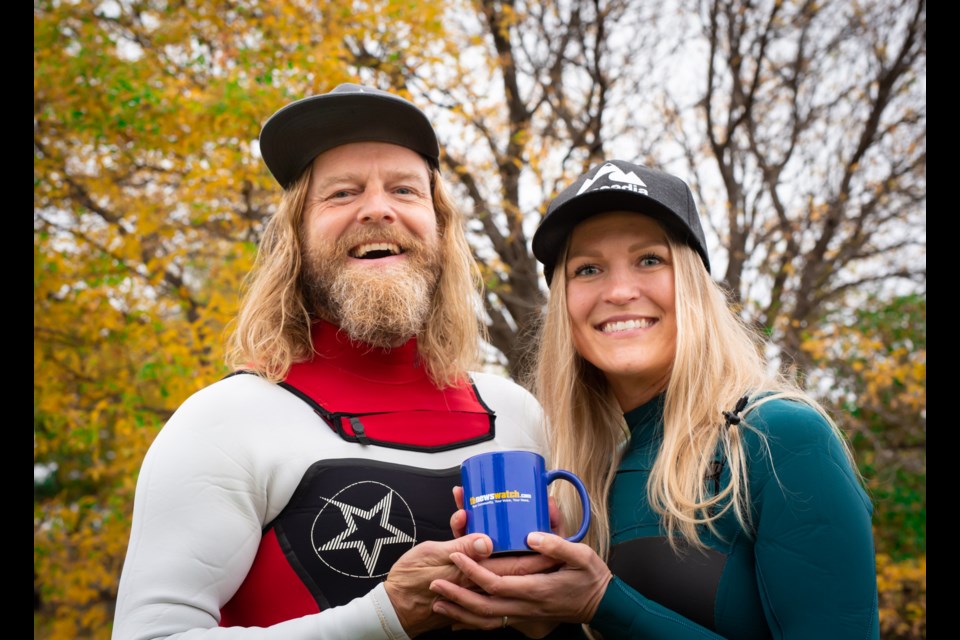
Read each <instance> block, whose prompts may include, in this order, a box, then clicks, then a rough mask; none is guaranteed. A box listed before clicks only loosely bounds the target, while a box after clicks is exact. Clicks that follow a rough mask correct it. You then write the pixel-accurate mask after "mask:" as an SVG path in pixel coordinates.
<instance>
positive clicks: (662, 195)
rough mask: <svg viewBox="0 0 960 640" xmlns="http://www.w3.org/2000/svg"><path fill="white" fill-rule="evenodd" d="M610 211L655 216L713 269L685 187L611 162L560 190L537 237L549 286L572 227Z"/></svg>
mask: <svg viewBox="0 0 960 640" xmlns="http://www.w3.org/2000/svg"><path fill="white" fill-rule="evenodd" d="M609 211H636V212H637V213H643V214H646V215H648V216H650V217H652V218H656V219H657V220H658V221H659V222H661V223H662V224H663V225H664V226H666V227H668V228H670V229H672V230H673V231H674V232H676V233H678V234H679V236H680V237H681V238H683V239H684V240H685V241H686V242H687V244H689V245H690V246H691V247H693V248H694V249H696V251H697V253H698V254H700V258H701V259H702V260H703V265H704V266H705V267H706V268H707V272H709V271H710V257H709V256H708V255H707V242H706V240H705V238H704V235H703V228H702V227H701V226H700V214H699V213H697V206H696V204H695V203H694V201H693V194H692V193H691V192H690V187H689V186H687V183H686V182H684V181H683V180H681V179H680V178H678V177H676V176H673V175H670V174H669V173H664V172H663V171H657V170H655V169H648V168H647V167H643V166H640V165H637V164H633V163H631V162H625V161H623V160H607V161H605V162H603V163H602V164H599V165H597V166H595V167H593V168H591V169H590V170H589V171H587V172H586V173H585V174H583V175H582V176H580V177H579V178H577V179H576V180H575V181H574V182H573V184H571V185H570V186H568V187H567V188H566V189H564V190H563V191H561V192H560V194H559V195H557V197H556V198H554V199H553V200H552V201H551V202H550V205H549V206H548V207H547V214H546V215H545V216H544V217H543V220H541V221H540V226H539V227H537V230H536V232H535V233H534V234H533V255H534V256H536V258H537V260H539V261H540V262H541V263H542V264H543V275H544V277H545V278H546V279H547V284H548V285H549V284H550V281H551V280H552V279H553V271H554V268H555V267H556V263H557V258H558V257H559V256H560V252H561V251H562V250H563V248H564V247H565V246H566V241H567V236H569V235H570V232H571V231H573V228H574V227H575V226H577V224H579V223H580V222H583V221H584V220H586V219H587V218H589V217H590V216H593V215H596V214H598V213H606V212H609Z"/></svg>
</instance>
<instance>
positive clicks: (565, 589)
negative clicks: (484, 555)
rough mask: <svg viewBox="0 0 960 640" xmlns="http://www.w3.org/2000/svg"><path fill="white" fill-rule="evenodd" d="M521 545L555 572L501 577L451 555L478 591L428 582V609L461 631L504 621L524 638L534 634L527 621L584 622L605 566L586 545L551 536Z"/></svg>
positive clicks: (604, 580) (603, 581)
mask: <svg viewBox="0 0 960 640" xmlns="http://www.w3.org/2000/svg"><path fill="white" fill-rule="evenodd" d="M527 544H529V545H530V547H531V548H532V549H533V550H535V551H537V552H538V553H540V554H541V555H542V556H544V557H545V558H551V559H552V560H553V561H559V562H560V563H561V564H560V567H559V568H558V569H557V570H555V571H551V572H549V573H527V574H524V575H504V574H502V573H498V572H496V571H493V570H491V567H488V566H487V564H488V563H489V562H491V560H482V561H481V562H480V563H478V562H476V561H474V560H473V559H471V558H470V557H468V556H467V555H465V554H463V553H460V552H454V553H452V554H450V560H451V561H452V562H453V563H454V564H455V565H456V566H457V567H458V568H459V569H460V571H461V572H462V573H463V576H464V577H465V578H467V579H468V580H469V581H470V582H472V583H473V584H475V585H477V586H478V587H480V589H482V592H477V591H474V590H471V589H467V588H464V587H463V586H461V585H458V584H455V583H454V582H451V581H449V580H445V579H442V578H441V579H437V580H434V581H433V582H432V583H431V584H430V590H431V591H433V592H434V593H436V594H438V595H440V596H441V597H442V599H440V600H437V601H436V602H434V604H433V610H434V611H435V612H437V613H440V614H442V615H444V616H447V617H448V618H451V619H453V620H455V621H457V622H458V623H459V625H458V626H459V627H461V628H475V629H496V628H499V627H501V626H503V624H504V616H507V624H509V625H510V626H516V627H518V628H520V629H521V630H522V631H524V632H525V633H526V632H527V631H526V630H525V628H529V630H530V631H533V632H534V633H539V630H538V629H535V628H534V626H533V625H530V623H533V622H535V623H537V625H535V626H536V627H539V628H542V627H543V626H544V623H551V624H553V625H555V624H557V623H560V622H573V623H589V622H590V621H591V620H592V619H593V616H594V614H595V613H596V611H597V607H598V606H599V604H600V600H601V599H602V598H603V594H604V593H605V592H606V589H607V585H608V584H609V582H610V580H611V579H612V578H613V574H612V573H610V569H608V568H607V565H606V563H605V562H604V561H603V560H602V559H601V558H600V557H599V556H598V555H597V554H596V553H595V552H594V551H593V549H591V548H590V547H588V546H587V545H585V544H580V543H573V542H567V541H566V540H564V539H563V538H561V537H560V536H557V535H551V534H546V533H536V532H535V533H531V534H530V535H529V536H528V537H527ZM493 560H496V559H493ZM528 625H529V626H528ZM551 628H552V627H551ZM547 631H549V629H547ZM533 637H541V636H540V635H533Z"/></svg>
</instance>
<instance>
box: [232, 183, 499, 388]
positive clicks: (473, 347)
mask: <svg viewBox="0 0 960 640" xmlns="http://www.w3.org/2000/svg"><path fill="white" fill-rule="evenodd" d="M311 166H312V165H311ZM430 171H431V175H430V186H431V192H432V196H433V207H434V211H435V213H436V216H437V228H438V233H439V234H440V247H441V248H440V251H441V256H442V261H441V264H442V265H443V268H442V270H441V272H440V278H439V282H438V284H437V290H436V292H435V294H434V296H433V300H432V306H431V310H430V314H429V316H428V319H427V322H426V326H425V327H424V328H423V331H422V333H421V334H419V335H418V336H417V338H418V341H417V348H418V353H419V356H420V359H421V360H422V361H423V363H424V366H425V368H426V370H427V372H428V374H429V375H430V377H431V379H432V380H433V381H434V382H435V383H436V384H437V385H438V386H440V387H445V386H451V385H455V384H458V383H461V382H463V381H464V380H466V379H467V376H468V372H469V371H470V370H471V368H473V367H475V366H476V365H477V364H478V363H479V361H480V360H479V359H480V341H481V339H482V338H483V337H484V326H483V325H482V324H481V322H480V320H479V317H478V315H477V309H478V306H477V297H476V296H477V292H478V291H479V290H480V287H481V280H480V271H479V269H478V268H477V265H476V263H475V262H474V260H473V255H472V253H471V250H470V245H469V244H468V243H467V238H466V235H465V233H464V229H463V218H462V215H461V214H460V212H459V210H458V209H457V207H456V206H455V205H454V203H453V200H452V199H451V198H450V196H449V194H448V193H447V190H446V188H445V187H444V185H443V181H442V179H441V177H440V172H439V171H438V170H436V169H431V170H430ZM310 174H311V168H310V167H308V168H307V169H306V170H305V171H304V172H303V174H301V176H300V177H299V178H298V179H297V180H296V182H294V183H293V184H292V185H290V187H289V188H288V189H286V190H284V192H283V196H282V198H281V200H280V205H279V207H278V208H277V211H276V213H275V214H274V215H273V217H272V218H271V219H270V221H269V222H268V223H267V226H266V228H265V229H264V233H263V238H262V240H261V242H260V248H259V251H258V253H257V258H256V261H255V263H254V267H253V269H252V270H251V272H250V273H249V274H248V276H247V278H246V279H245V281H244V288H243V291H242V297H241V302H240V311H239V313H238V314H237V317H236V319H235V321H234V322H233V323H231V324H232V326H231V327H229V329H230V336H229V338H228V341H227V354H226V363H227V366H229V367H231V368H232V369H245V370H249V371H254V372H255V373H257V374H259V375H261V376H263V377H264V378H267V379H268V380H270V381H272V382H278V381H280V380H283V379H284V378H285V377H286V375H287V372H288V371H289V370H290V366H291V365H292V364H293V363H295V362H300V361H304V360H309V359H310V358H311V357H312V355H313V343H312V342H311V339H310V327H311V325H312V324H313V321H314V319H315V318H314V314H313V313H312V310H311V309H309V308H308V307H307V304H306V301H305V298H304V295H303V285H302V283H301V277H302V275H301V274H302V268H301V266H302V265H301V261H302V257H303V237H302V234H303V231H302V230H303V209H304V202H305V200H306V195H307V191H308V189H309V186H310Z"/></svg>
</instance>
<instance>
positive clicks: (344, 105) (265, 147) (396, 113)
mask: <svg viewBox="0 0 960 640" xmlns="http://www.w3.org/2000/svg"><path fill="white" fill-rule="evenodd" d="M351 142H389V143H391V144H396V145H400V146H401V147H407V148H408V149H412V150H414V151H416V152H417V153H419V154H421V155H422V156H424V157H425V158H427V160H428V161H429V162H430V164H431V166H433V167H434V168H438V167H439V166H440V144H439V143H438V142H437V134H436V132H435V131H434V130H433V126H432V125H431V124H430V121H429V120H428V119H427V116H426V114H424V113H423V111H421V110H420V109H419V108H418V107H417V106H416V105H415V104H413V103H412V102H410V101H408V100H405V99H403V98H401V97H400V96H397V95H394V94H392V93H389V92H387V91H382V90H380V89H374V88H372V87H364V86H361V85H358V84H351V83H344V84H341V85H338V86H337V87H336V88H334V89H333V90H332V91H330V92H329V93H323V94H320V95H316V96H310V97H308V98H303V99H301V100H297V101H296V102H292V103H290V104H288V105H287V106H285V107H283V108H281V109H280V110H279V111H277V112H276V113H274V114H273V115H272V116H270V119H269V120H267V122H266V124H264V125H263V129H262V130H261V131H260V155H261V156H263V161H264V162H265V163H266V165H267V168H268V169H270V173H272V174H273V177H274V178H276V179H277V182H279V183H280V186H282V187H283V188H284V189H286V188H287V187H289V186H290V185H291V184H293V182H294V180H296V179H297V178H298V177H299V176H300V174H301V173H302V172H303V170H304V169H306V167H307V165H309V164H310V163H311V162H313V159H314V158H316V157H317V156H318V155H319V154H321V153H323V152H324V151H327V150H329V149H332V148H334V147H338V146H340V145H342V144H348V143H351Z"/></svg>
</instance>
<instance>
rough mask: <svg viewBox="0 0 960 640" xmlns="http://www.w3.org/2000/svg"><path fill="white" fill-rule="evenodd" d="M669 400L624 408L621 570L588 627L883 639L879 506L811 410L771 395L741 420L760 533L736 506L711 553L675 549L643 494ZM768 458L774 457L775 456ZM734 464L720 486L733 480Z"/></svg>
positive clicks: (615, 493) (624, 632)
mask: <svg viewBox="0 0 960 640" xmlns="http://www.w3.org/2000/svg"><path fill="white" fill-rule="evenodd" d="M662 403H663V397H662V396H660V397H658V398H655V399H654V400H652V401H650V402H648V403H647V404H645V405H643V406H641V407H638V408H636V409H634V410H632V411H630V412H628V413H627V414H625V417H626V420H627V424H628V426H629V427H630V430H631V439H630V443H629V448H628V450H627V451H626V452H625V455H624V457H623V459H622V462H621V464H620V466H619V468H618V469H617V475H616V479H615V480H614V484H613V487H612V490H611V494H610V513H611V516H610V527H611V535H612V540H611V542H612V549H611V557H610V561H609V565H610V568H611V571H612V572H613V574H614V579H613V580H612V581H611V583H610V585H609V586H608V588H607V591H606V592H605V594H604V597H603V599H602V601H601V602H600V605H599V607H598V609H597V612H596V615H595V617H594V619H593V621H592V622H591V626H592V627H593V628H595V629H597V630H598V631H600V632H601V633H602V634H603V635H604V638H605V639H606V640H613V639H615V638H646V639H651V640H656V639H669V640H686V639H694V638H695V639H703V638H737V639H739V640H752V639H754V638H784V639H790V640H833V639H841V638H850V639H856V640H870V639H878V638H879V617H878V612H877V582H876V568H875V558H874V547H873V535H872V530H871V514H872V506H871V504H870V501H869V499H868V497H867V495H866V494H865V493H864V491H863V489H862V488H861V486H860V483H859V482H858V481H857V478H856V476H855V475H854V473H853V471H852V469H851V467H850V464H849V463H848V461H847V458H846V456H845V454H844V451H843V448H842V446H841V443H840V442H839V441H838V439H837V438H836V437H835V435H834V434H833V433H832V431H831V430H830V427H829V425H828V424H827V423H826V422H825V421H824V420H823V419H822V418H821V417H820V416H819V415H818V414H816V412H815V411H813V410H812V409H810V408H809V407H806V406H804V405H802V404H800V403H797V402H791V401H785V400H773V401H770V402H768V403H766V404H764V405H762V406H759V407H758V408H757V409H755V410H753V411H751V412H750V413H749V414H747V416H746V418H745V421H746V422H749V424H750V425H751V426H752V427H754V428H756V429H758V430H759V431H761V432H762V433H764V434H766V436H767V443H768V444H769V447H770V451H769V453H768V452H767V451H766V450H765V449H764V447H763V446H762V444H761V440H760V438H759V437H758V436H757V435H756V434H755V433H754V432H752V431H750V430H749V429H747V428H744V427H743V426H741V427H739V428H740V429H741V433H742V434H743V438H744V440H745V443H746V448H747V451H748V452H749V463H748V464H749V484H750V498H751V508H752V514H753V518H754V520H753V522H754V526H755V527H756V534H755V537H754V538H753V539H751V538H750V537H749V536H747V535H745V534H744V533H743V531H742V530H741V528H740V526H739V525H738V524H737V521H736V519H735V516H734V515H733V513H732V511H731V512H729V514H728V515H726V516H724V517H723V518H722V519H721V521H720V522H719V527H718V528H719V534H720V535H719V536H715V535H711V534H709V533H708V532H704V534H703V535H704V536H705V538H704V539H705V542H706V543H707V545H708V546H709V550H708V551H707V553H706V554H701V553H700V552H698V551H696V550H689V549H688V550H687V552H686V553H685V554H682V555H679V556H678V555H676V554H674V553H673V551H672V550H671V549H670V546H669V545H668V543H667V541H666V539H665V538H664V537H663V533H662V531H661V529H660V521H659V518H658V516H657V514H656V513H654V511H653V510H652V509H651V508H650V506H649V503H648V501H647V498H646V496H647V489H646V482H647V478H648V477H649V472H650V469H651V467H652V465H653V461H654V458H655V457H656V453H657V450H658V447H659V445H660V442H661V439H662V434H663V415H662V410H663V405H662ZM771 460H772V462H771ZM729 479H730V473H729V468H728V465H724V467H723V470H722V471H721V473H720V475H719V478H718V481H719V483H720V485H719V486H720V487H723V486H725V485H726V483H728V482H729Z"/></svg>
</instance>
